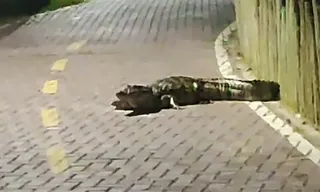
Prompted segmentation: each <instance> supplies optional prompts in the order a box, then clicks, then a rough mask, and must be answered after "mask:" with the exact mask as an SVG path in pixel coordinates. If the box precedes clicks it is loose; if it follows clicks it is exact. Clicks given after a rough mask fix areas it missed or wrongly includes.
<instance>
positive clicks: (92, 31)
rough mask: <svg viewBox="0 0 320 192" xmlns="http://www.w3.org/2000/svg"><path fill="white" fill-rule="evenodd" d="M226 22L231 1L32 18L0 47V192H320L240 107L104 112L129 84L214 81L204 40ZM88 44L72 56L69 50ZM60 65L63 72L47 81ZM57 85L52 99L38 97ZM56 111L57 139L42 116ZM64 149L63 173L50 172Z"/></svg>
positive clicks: (132, 4) (143, 4) (135, 5)
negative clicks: (171, 78)
mask: <svg viewBox="0 0 320 192" xmlns="http://www.w3.org/2000/svg"><path fill="white" fill-rule="evenodd" d="M233 20H234V13H233V5H232V1H231V0H203V1H199V0H165V1H159V0H142V1H136V0H112V1H111V0H95V1H89V2H88V3H85V4H81V5H77V6H74V7H70V8H64V9H60V10H57V11H53V12H49V13H44V14H40V15H38V16H36V17H33V18H31V20H30V21H29V22H27V23H25V24H24V25H22V26H21V27H20V28H18V29H17V30H16V31H14V32H13V33H11V34H10V35H8V36H6V37H3V38H2V39H1V40H0V56H1V58H2V63H1V64H2V69H3V70H0V78H2V80H1V82H2V84H1V85H2V87H1V88H2V89H1V94H0V105H1V109H0V110H1V111H0V189H1V190H2V191H21V192H23V191H39V192H40V191H52V192H55V191H69V190H72V191H83V192H87V191H88V192H89V191H108V192H111V191H121V192H124V191H155V192H156V191H157V192H160V191H184V192H187V191H190V192H196V191H208V192H211V191H213V192H218V191H224V192H225V191H232V192H235V191H246V192H249V191H290V192H291V191H319V190H320V183H319V182H318V178H319V177H320V170H319V168H318V166H317V165H315V164H314V163H312V162H311V161H310V160H308V159H305V158H304V157H303V155H302V154H300V153H299V152H298V151H297V150H296V149H294V148H293V147H292V146H291V145H290V144H289V143H288V142H287V141H286V140H285V139H284V138H282V137H280V135H279V134H277V133H276V132H275V131H273V130H272V129H271V128H270V127H269V126H268V125H267V124H266V123H265V122H264V121H262V120H261V119H260V118H259V117H258V116H257V115H256V114H255V113H254V112H253V111H251V110H250V109H249V108H248V107H247V105H245V104H242V103H237V102H216V103H214V104H212V105H202V106H192V107H185V108H184V109H183V110H180V111H175V110H164V111H161V112H160V113H158V114H153V115H151V116H138V117H132V118H127V117H125V116H124V113H118V112H115V111H113V110H112V109H111V108H110V102H111V101H112V99H114V93H115V92H116V91H117V89H119V88H120V87H121V86H124V85H125V84H127V83H149V82H151V81H154V80H155V79H156V78H161V77H164V76H167V75H176V74H181V75H191V76H205V77H211V76H219V75H220V74H219V72H218V70H217V66H216V64H215V63H216V61H215V58H214V52H213V50H212V42H211V40H212V38H215V36H216V35H217V34H218V33H219V32H220V31H221V30H222V29H223V28H224V27H225V26H227V25H228V24H229V23H230V22H231V21H233ZM82 40H87V44H86V45H84V47H82V48H81V50H79V51H78V52H76V53H73V54H67V52H66V47H67V45H68V44H70V43H73V42H75V41H82ZM62 57H68V59H69V62H68V64H67V68H66V70H65V71H63V72H61V73H59V74H50V73H49V69H50V67H51V65H52V64H53V63H54V61H55V60H58V59H61V58H62ZM50 78H57V79H58V80H59V88H58V92H57V94H56V95H55V96H43V95H41V93H40V92H38V90H39V89H41V87H42V85H43V83H44V82H45V81H46V80H47V79H50ZM49 106H55V107H56V108H57V109H58V110H59V115H60V117H61V124H60V125H59V127H60V129H59V130H45V128H44V127H43V126H42V125H41V119H40V114H39V111H40V109H41V107H49ZM56 143H57V144H60V145H61V146H63V148H64V150H65V151H66V153H67V160H68V163H69V168H68V169H67V170H66V171H65V172H63V173H59V174H54V173H52V172H51V171H50V167H49V164H48V162H47V157H46V149H47V148H48V147H49V146H51V145H54V144H56Z"/></svg>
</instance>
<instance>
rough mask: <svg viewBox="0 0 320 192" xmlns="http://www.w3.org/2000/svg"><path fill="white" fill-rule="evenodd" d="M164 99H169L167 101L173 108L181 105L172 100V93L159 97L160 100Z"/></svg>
mask: <svg viewBox="0 0 320 192" xmlns="http://www.w3.org/2000/svg"><path fill="white" fill-rule="evenodd" d="M164 99H169V101H170V103H169V104H170V106H171V107H172V108H173V109H181V107H180V106H179V105H178V104H177V103H176V101H175V100H174V97H173V96H172V95H163V96H162V97H161V100H162V101H163V100H164Z"/></svg>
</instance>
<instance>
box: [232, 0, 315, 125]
mask: <svg viewBox="0 0 320 192" xmlns="http://www.w3.org/2000/svg"><path fill="white" fill-rule="evenodd" d="M234 2H235V7H236V16H237V25H238V35H239V39H240V46H241V49H242V50H241V51H242V53H243V56H244V59H245V61H246V62H247V63H248V64H250V66H251V68H252V70H253V72H254V73H255V74H256V76H257V77H259V78H261V79H267V80H274V81H277V82H279V83H280V86H281V102H282V104H283V105H285V106H286V107H289V109H291V110H292V111H294V112H296V113H300V114H301V115H302V116H303V117H305V118H306V119H308V120H309V121H310V122H311V123H314V124H315V125H317V126H319V125H320V90H319V89H320V81H319V74H320V70H319V64H320V28H319V14H320V11H319V9H320V8H319V7H320V6H319V3H317V2H319V0H235V1H234Z"/></svg>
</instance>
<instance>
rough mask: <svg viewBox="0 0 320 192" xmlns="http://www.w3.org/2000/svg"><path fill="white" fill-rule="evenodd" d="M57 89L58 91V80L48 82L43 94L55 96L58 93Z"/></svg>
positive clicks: (44, 86)
mask: <svg viewBox="0 0 320 192" xmlns="http://www.w3.org/2000/svg"><path fill="white" fill-rule="evenodd" d="M57 89H58V81H57V80H51V81H46V82H45V83H44V85H43V88H42V93H45V94H54V93H56V92H57Z"/></svg>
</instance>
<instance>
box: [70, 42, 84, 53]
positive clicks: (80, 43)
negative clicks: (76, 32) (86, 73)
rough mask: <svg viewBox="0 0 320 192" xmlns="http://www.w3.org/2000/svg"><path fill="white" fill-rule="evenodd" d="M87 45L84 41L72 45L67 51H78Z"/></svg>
mask: <svg viewBox="0 0 320 192" xmlns="http://www.w3.org/2000/svg"><path fill="white" fill-rule="evenodd" d="M86 43H87V41H86V40H82V41H78V42H75V43H72V44H70V45H69V46H68V47H67V51H69V52H74V51H78V50H79V49H80V48H81V47H83V46H84V45H85V44H86Z"/></svg>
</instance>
